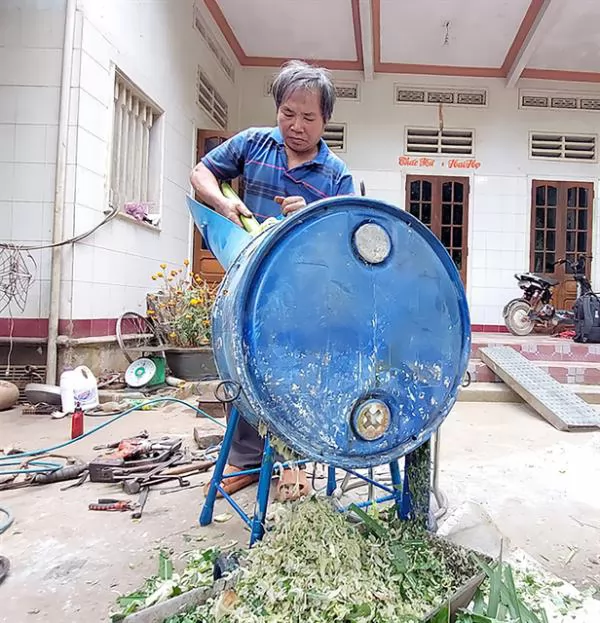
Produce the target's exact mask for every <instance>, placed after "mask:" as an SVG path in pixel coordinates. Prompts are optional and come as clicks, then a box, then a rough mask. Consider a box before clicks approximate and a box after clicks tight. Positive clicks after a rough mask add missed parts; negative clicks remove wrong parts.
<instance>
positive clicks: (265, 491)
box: [200, 407, 431, 547]
mask: <svg viewBox="0 0 600 623" xmlns="http://www.w3.org/2000/svg"><path fill="white" fill-rule="evenodd" d="M239 418H240V414H239V411H238V410H237V409H236V408H235V407H234V408H232V409H231V413H230V415H229V418H228V421H227V429H226V431H225V436H224V438H223V444H222V446H221V451H220V452H219V456H218V458H217V462H216V465H215V470H214V472H213V475H212V477H211V480H210V487H209V490H208V493H207V496H206V499H205V500H204V505H203V507H202V511H201V513H200V525H201V526H207V525H209V524H211V523H212V520H213V513H214V506H215V501H216V498H217V492H219V493H220V494H221V495H222V496H223V498H224V499H225V500H226V501H227V503H228V504H229V505H230V506H231V507H232V509H233V510H234V511H235V512H236V513H237V514H238V515H239V516H240V517H241V519H242V520H243V521H244V523H245V524H246V525H247V526H248V527H249V529H250V547H252V545H254V543H256V541H258V540H260V539H262V537H263V535H264V533H265V517H266V513H267V506H268V503H269V491H270V487H271V479H272V476H273V469H274V459H273V448H272V446H271V443H270V441H269V434H268V433H267V435H266V437H265V444H264V451H263V457H262V463H261V466H260V467H257V468H254V469H247V470H241V471H238V472H233V473H230V474H224V473H223V472H224V470H225V466H226V465H227V459H228V457H229V452H230V450H231V444H232V441H233V433H234V431H235V428H236V426H237V424H238V421H239ZM429 448H430V442H429V440H427V441H426V442H425V443H424V444H423V445H421V446H420V447H419V448H417V449H416V450H414V451H413V452H411V453H410V454H407V455H406V456H405V457H404V474H403V477H402V475H401V472H400V465H399V461H398V460H397V459H396V460H394V461H392V462H391V463H389V468H390V476H391V483H392V485H391V486H388V485H385V484H383V483H381V482H378V481H376V480H374V479H373V478H370V477H369V476H365V475H364V474H360V473H359V472H357V471H355V470H350V469H345V468H340V469H342V470H343V471H345V472H346V473H347V474H350V475H352V476H355V477H356V478H359V479H361V480H364V481H365V482H366V483H368V484H369V485H370V486H371V487H377V488H378V489H381V490H382V491H383V492H384V495H382V496H381V497H377V498H374V499H369V500H366V501H364V502H359V503H357V504H356V506H358V507H359V508H360V507H365V506H369V505H370V504H373V503H375V504H382V503H385V502H390V501H392V500H393V501H394V504H395V506H396V511H397V513H398V517H399V518H400V519H414V520H416V521H419V522H421V523H422V524H423V526H424V527H427V526H428V519H429V499H430V498H429V496H430V478H431V470H430V450H429ZM308 462H309V461H306V460H301V461H291V462H287V463H283V464H282V465H281V467H282V468H286V467H293V466H299V465H302V464H306V463H308ZM249 474H259V480H258V489H257V493H256V504H255V508H254V515H253V516H252V517H250V516H249V515H248V514H247V513H246V512H245V511H244V510H243V509H242V508H241V507H240V505H239V504H238V503H237V502H236V501H235V500H234V499H233V497H232V496H231V495H230V494H229V493H227V492H226V491H224V490H223V487H222V486H221V482H222V480H223V479H224V478H233V477H236V476H243V475H249ZM336 488H337V480H336V468H335V467H334V466H332V465H328V466H327V486H326V494H327V496H332V495H333V494H334V492H335V490H336ZM341 510H348V509H347V508H345V509H341Z"/></svg>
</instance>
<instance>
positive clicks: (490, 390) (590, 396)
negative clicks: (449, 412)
mask: <svg viewBox="0 0 600 623" xmlns="http://www.w3.org/2000/svg"><path fill="white" fill-rule="evenodd" d="M567 387H569V389H571V390H572V391H573V392H575V393H576V394H577V395H578V396H579V397H580V398H582V399H583V400H585V401H586V402H587V403H589V404H600V385H576V384H574V383H573V384H571V383H568V384H567ZM458 400H459V402H509V403H522V402H524V401H523V399H522V398H521V397H520V396H519V395H518V394H517V393H516V392H514V391H513V390H512V389H511V388H510V387H508V385H506V384H505V383H471V385H469V387H463V388H461V390H460V392H459V394H458Z"/></svg>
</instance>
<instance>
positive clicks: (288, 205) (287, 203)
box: [275, 197, 306, 216]
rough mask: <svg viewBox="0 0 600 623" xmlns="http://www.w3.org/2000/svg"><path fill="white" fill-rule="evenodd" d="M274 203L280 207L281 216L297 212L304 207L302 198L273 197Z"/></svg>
mask: <svg viewBox="0 0 600 623" xmlns="http://www.w3.org/2000/svg"><path fill="white" fill-rule="evenodd" d="M275 201H276V202H277V203H278V204H279V205H280V206H281V212H282V213H283V216H287V215H288V214H292V212H297V211H298V210H301V209H302V208H305V207H306V201H304V197H285V198H284V197H275Z"/></svg>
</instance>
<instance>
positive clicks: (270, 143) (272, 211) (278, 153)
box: [201, 128, 354, 221]
mask: <svg viewBox="0 0 600 623" xmlns="http://www.w3.org/2000/svg"><path fill="white" fill-rule="evenodd" d="M201 162H202V163H203V164H204V165H205V166H206V167H207V168H208V169H209V171H211V173H212V174H213V175H214V176H215V177H216V178H217V179H218V180H219V181H221V182H222V181H226V180H232V179H235V178H236V177H238V176H242V179H243V190H244V193H243V201H244V203H245V204H246V206H248V209H249V210H250V211H251V212H252V213H253V214H254V215H255V216H256V217H257V219H258V220H259V221H262V220H264V219H265V218H268V217H271V216H280V215H281V206H279V205H278V204H277V203H276V202H275V197H277V196H280V197H292V196H301V197H304V200H305V201H306V203H307V204H310V203H312V202H314V201H317V200H318V199H323V198H324V197H335V196H337V195H353V194H354V182H353V180H352V176H351V175H350V172H349V171H348V168H347V167H346V165H345V164H344V162H343V161H342V160H341V159H340V158H338V157H337V156H336V155H335V154H334V153H333V152H332V151H331V150H330V149H329V147H328V146H327V144H326V143H325V141H324V140H323V139H321V141H320V143H319V152H318V153H317V155H316V156H315V158H314V159H313V160H311V161H309V162H305V163H304V164H301V165H300V166H297V167H294V168H293V169H288V166H287V154H286V153H285V147H284V142H283V137H282V135H281V131H280V130H279V128H249V129H248V130H244V131H243V132H240V133H239V134H236V135H235V136H233V137H231V138H230V139H228V140H227V141H225V142H224V143H222V144H221V145H219V146H218V147H216V148H215V149H213V150H211V151H210V152H209V153H208V154H206V156H204V158H202V161H201Z"/></svg>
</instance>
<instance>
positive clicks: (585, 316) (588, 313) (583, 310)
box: [573, 293, 600, 344]
mask: <svg viewBox="0 0 600 623" xmlns="http://www.w3.org/2000/svg"><path fill="white" fill-rule="evenodd" d="M573 320H574V322H575V337H574V338H573V341H574V342H584V343H588V344H600V298H598V296H596V295H595V294H593V293H590V294H584V295H583V296H581V297H579V298H578V299H577V300H576V301H575V305H573Z"/></svg>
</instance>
